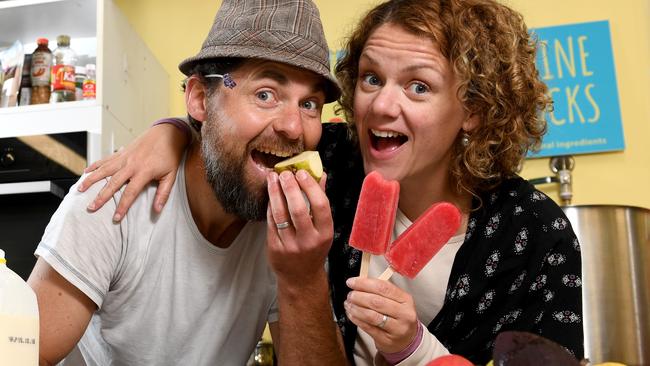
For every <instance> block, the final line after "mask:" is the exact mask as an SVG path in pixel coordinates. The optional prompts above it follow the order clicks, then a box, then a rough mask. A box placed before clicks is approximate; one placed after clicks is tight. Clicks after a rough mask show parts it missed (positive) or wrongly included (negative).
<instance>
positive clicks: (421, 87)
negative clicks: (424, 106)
mask: <svg viewBox="0 0 650 366" xmlns="http://www.w3.org/2000/svg"><path fill="white" fill-rule="evenodd" d="M409 89H411V91H412V92H414V93H415V94H424V93H426V92H428V91H429V87H428V86H426V85H425V84H423V83H413V84H411V85H410V86H409Z"/></svg>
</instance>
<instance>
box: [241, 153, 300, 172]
mask: <svg viewBox="0 0 650 366" xmlns="http://www.w3.org/2000/svg"><path fill="white" fill-rule="evenodd" d="M297 153H299V152H292V151H286V150H275V149H264V148H261V149H253V151H252V152H251V157H252V158H253V161H254V162H255V164H257V165H259V166H261V167H264V168H266V169H273V167H274V166H275V164H277V163H279V162H281V161H282V160H285V159H288V158H290V157H292V156H294V155H296V154H297Z"/></svg>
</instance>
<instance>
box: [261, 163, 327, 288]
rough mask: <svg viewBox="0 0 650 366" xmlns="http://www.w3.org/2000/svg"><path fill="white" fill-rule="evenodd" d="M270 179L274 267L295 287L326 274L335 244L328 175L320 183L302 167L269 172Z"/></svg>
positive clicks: (270, 240)
mask: <svg viewBox="0 0 650 366" xmlns="http://www.w3.org/2000/svg"><path fill="white" fill-rule="evenodd" d="M267 181H268V191H269V210H268V213H267V223H268V230H267V233H268V253H269V261H270V263H271V267H272V268H273V270H274V271H275V273H276V274H277V275H278V280H279V281H282V282H283V285H285V286H289V288H291V289H293V288H295V287H301V286H304V285H309V283H310V281H312V280H314V279H315V277H316V276H317V275H322V274H324V270H325V269H324V266H325V258H326V257H327V252H328V251H329V249H330V246H331V244H332V235H333V232H334V229H333V223H332V213H331V211H330V205H329V200H328V199H327V196H326V195H325V192H324V187H325V182H326V181H327V177H326V176H325V175H324V176H323V178H322V179H321V181H320V182H321V183H320V184H321V185H320V186H319V184H318V183H316V181H315V180H314V179H313V178H312V177H311V176H310V175H309V174H308V173H307V172H306V171H304V170H299V171H298V172H296V174H295V176H294V174H292V173H291V172H288V171H285V172H282V173H281V174H280V175H278V174H276V173H274V172H273V173H269V176H268V179H267ZM303 192H304V196H303ZM306 200H307V201H308V202H307V201H306ZM285 223H286V224H285ZM278 225H280V226H279V227H278ZM282 226H286V227H282Z"/></svg>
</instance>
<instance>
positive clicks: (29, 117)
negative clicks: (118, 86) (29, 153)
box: [0, 100, 102, 138]
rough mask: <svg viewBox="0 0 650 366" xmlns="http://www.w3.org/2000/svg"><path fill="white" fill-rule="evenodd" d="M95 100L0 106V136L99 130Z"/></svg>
mask: <svg viewBox="0 0 650 366" xmlns="http://www.w3.org/2000/svg"><path fill="white" fill-rule="evenodd" d="M101 113H102V107H101V105H99V104H98V103H97V102H96V101H93V100H91V101H79V102H66V103H58V104H39V105H28V106H23V107H11V108H0V138H5V137H19V136H32V135H42V134H54V133H66V132H78V131H87V132H91V133H98V134H99V133H101V132H102V126H101V117H102V116H101Z"/></svg>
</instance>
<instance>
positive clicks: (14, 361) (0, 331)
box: [0, 249, 38, 366]
mask: <svg viewBox="0 0 650 366" xmlns="http://www.w3.org/2000/svg"><path fill="white" fill-rule="evenodd" d="M6 263H7V261H6V260H5V252H4V251H3V250H2V249H0V364H2V365H12V366H23V365H29V366H35V365H38V303H37V302H36V294H34V291H32V289H31V287H29V285H28V284H27V283H25V281H23V279H22V278H20V276H18V275H17V274H16V273H14V272H13V271H12V270H10V269H9V268H7V264H6Z"/></svg>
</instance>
